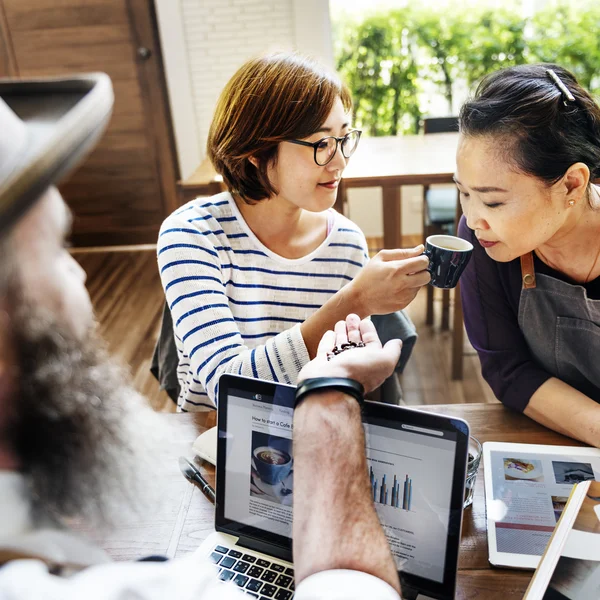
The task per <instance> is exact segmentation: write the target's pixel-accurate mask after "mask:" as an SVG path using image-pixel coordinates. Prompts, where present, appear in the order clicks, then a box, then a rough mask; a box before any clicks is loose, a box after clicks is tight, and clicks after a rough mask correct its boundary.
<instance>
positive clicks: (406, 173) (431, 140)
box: [336, 133, 458, 248]
mask: <svg viewBox="0 0 600 600" xmlns="http://www.w3.org/2000/svg"><path fill="white" fill-rule="evenodd" d="M457 144H458V133H435V134H429V135H402V136H394V137H371V138H369V137H366V138H362V139H361V140H360V144H359V145H358V148H357V150H356V152H355V154H354V155H353V156H352V158H351V159H350V161H349V163H348V166H347V167H346V170H345V171H344V176H343V179H342V185H341V187H340V190H339V191H338V197H337V200H336V207H337V209H338V210H339V211H340V212H344V208H345V207H344V205H345V203H346V202H347V190H349V189H351V188H361V187H363V188H364V187H381V191H382V198H383V246H384V248H401V247H402V211H401V204H402V186H403V185H431V184H433V183H453V179H452V177H453V175H454V171H455V168H456V146H457Z"/></svg>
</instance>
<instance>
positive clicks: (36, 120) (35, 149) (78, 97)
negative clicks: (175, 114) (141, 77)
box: [0, 73, 114, 236]
mask: <svg viewBox="0 0 600 600" xmlns="http://www.w3.org/2000/svg"><path fill="white" fill-rule="evenodd" d="M113 100H114V97H113V91H112V84H111V82H110V78H109V77H108V75H105V74H104V73H93V74H89V75H77V76H73V77H69V78H54V79H35V80H31V79H28V80H23V79H19V80H12V79H3V80H0V236H2V235H3V234H4V233H5V232H6V231H7V229H8V228H10V227H11V226H12V225H13V224H14V223H15V222H16V221H17V220H18V219H19V217H20V216H21V215H23V213H24V212H25V211H26V210H27V209H28V208H29V207H30V206H31V205H32V204H33V203H34V202H35V201H36V200H37V199H38V198H39V197H40V196H41V194H42V193H43V192H44V191H45V190H46V189H47V188H48V187H50V186H51V185H53V184H55V183H57V182H58V181H59V180H60V179H61V178H62V177H64V176H65V175H66V174H67V173H68V172H70V171H71V170H72V169H74V168H75V167H76V166H77V165H78V164H79V163H80V162H81V161H82V160H83V158H85V156H86V155H87V154H88V153H89V152H90V151H91V150H92V148H93V147H94V145H95V144H96V142H97V141H98V139H99V138H100V136H101V135H102V133H103V131H104V129H105V128H106V125H107V124H108V121H109V119H110V114H111V111H112V105H113Z"/></svg>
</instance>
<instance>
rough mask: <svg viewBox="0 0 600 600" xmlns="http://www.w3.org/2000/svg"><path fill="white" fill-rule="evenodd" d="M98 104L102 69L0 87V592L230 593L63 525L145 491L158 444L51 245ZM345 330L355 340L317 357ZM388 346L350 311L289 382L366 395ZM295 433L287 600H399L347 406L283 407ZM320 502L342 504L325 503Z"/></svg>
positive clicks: (104, 92) (70, 270) (331, 401)
mask: <svg viewBox="0 0 600 600" xmlns="http://www.w3.org/2000/svg"><path fill="white" fill-rule="evenodd" d="M112 101H113V97H112V86H111V84H110V80H109V79H108V77H106V76H105V75H101V74H96V75H89V76H79V77H74V78H70V79H60V80H58V79H57V80H39V81H19V82H10V81H8V82H7V81H0V132H1V133H0V506H1V507H2V510H1V512H0V598H2V599H3V600H5V599H6V600H21V599H24V598H35V599H36V600H38V599H45V598H49V599H55V598H56V599H58V598H61V599H71V598H73V599H75V598H77V599H78V600H80V599H82V598H85V599H96V598H98V599H100V598H102V599H107V600H108V599H110V600H116V599H119V600H121V599H125V598H131V599H136V600H150V599H157V600H158V599H163V598H176V599H187V598H189V599H192V598H194V599H195V600H202V599H205V600H209V599H211V598H214V599H216V598H238V597H244V596H243V595H242V592H241V591H240V590H239V589H238V588H237V587H235V586H234V585H226V584H223V583H221V582H220V581H218V579H217V577H216V572H215V569H214V566H213V565H211V564H208V563H206V562H204V560H200V559H199V558H198V557H197V556H195V555H194V554H191V555H189V556H187V557H185V558H183V559H177V560H169V561H165V562H161V563H150V562H137V563H126V562H122V563H115V562H111V561H110V559H109V557H108V556H107V555H106V554H105V552H104V551H103V550H102V549H101V548H98V547H97V546H95V545H94V544H92V543H91V542H90V541H88V540H86V539H85V538H84V537H82V536H79V535H77V534H76V533H75V532H73V531H71V530H70V529H69V528H68V526H67V524H68V523H69V522H70V520H71V519H74V518H76V519H79V520H83V521H84V522H85V523H88V524H96V525H98V524H99V525H102V524H106V523H107V522H110V521H111V519H112V517H114V516H115V515H117V514H121V513H122V512H123V510H125V507H126V506H128V505H132V504H137V503H138V499H139V498H141V497H147V496H148V494H147V492H148V489H147V487H146V484H145V482H147V481H149V480H152V479H153V478H152V477H150V476H148V475H147V474H146V473H144V472H143V471H141V470H140V467H139V465H140V464H147V465H148V466H149V468H151V469H156V468H159V463H160V455H161V454H162V453H161V452H160V447H161V443H162V444H166V443H168V440H169V439H170V437H169V436H170V433H169V432H168V431H165V428H164V424H163V423H162V421H161V418H160V416H159V415H156V414H155V413H153V412H152V411H151V409H150V408H149V407H148V405H147V403H146V402H145V401H144V399H143V398H141V397H140V396H139V395H138V394H137V393H136V392H135V390H134V389H133V388H132V386H131V384H130V383H129V381H128V377H127V375H126V374H125V373H124V370H123V369H122V368H121V367H120V366H119V365H117V364H116V363H115V362H114V361H113V360H111V359H110V357H109V356H108V354H107V352H106V351H105V349H104V344H103V343H102V340H100V339H99V337H98V335H97V333H96V326H95V321H94V316H93V311H92V307H91V303H90V298H89V295H88V293H87V291H86V289H85V273H84V271H83V270H82V269H81V267H80V266H79V265H78V264H77V263H76V262H75V260H74V259H73V258H72V256H71V255H70V253H69V252H68V250H67V249H66V246H65V239H66V237H67V236H68V234H69V229H70V222H71V215H70V212H69V210H68V208H67V207H66V205H65V203H64V202H63V200H62V198H61V196H60V194H59V192H58V191H57V189H56V188H55V187H53V185H54V183H55V182H56V181H58V180H59V179H60V178H61V177H63V176H64V175H65V174H66V173H67V172H68V171H69V170H71V169H72V168H73V167H74V166H75V165H76V164H77V163H78V162H80V161H81V160H82V158H83V156H85V154H86V153H87V152H88V151H89V150H90V149H91V148H92V146H93V144H94V143H95V141H96V140H97V139H98V138H99V136H100V134H101V132H102V130H103V129H104V127H105V126H106V123H107V122H108V119H109V116H110V112H111V107H112ZM350 335H352V336H354V337H355V338H357V339H360V341H362V342H364V344H365V346H364V347H361V348H357V349H356V350H353V351H352V352H345V353H342V354H340V355H338V356H335V357H334V360H331V361H328V360H327V359H326V354H327V350H328V349H331V348H332V347H333V346H334V344H335V343H336V342H338V341H339V340H340V336H342V338H341V339H344V338H345V340H346V342H347V341H348V336H350ZM399 354H400V342H399V341H398V340H393V341H391V342H388V344H386V346H385V348H382V347H381V343H380V342H379V340H378V338H377V335H376V333H375V330H374V327H373V325H372V324H371V323H370V322H369V321H363V322H361V321H360V320H359V319H358V317H356V315H350V316H349V317H348V318H347V320H346V321H345V322H344V321H342V322H340V323H338V324H337V325H336V332H333V331H330V332H327V334H325V336H324V338H323V341H322V344H321V346H320V349H319V354H318V356H317V357H316V359H315V360H314V361H312V362H311V363H309V364H308V365H307V366H306V367H305V368H304V370H303V372H302V374H301V376H300V377H299V381H302V380H303V379H306V378H310V377H314V376H323V375H325V376H330V377H345V378H352V379H354V380H355V381H359V382H360V383H361V384H362V385H363V386H364V388H365V389H366V390H367V391H369V390H372V389H374V388H376V387H377V386H378V385H380V384H381V382H382V381H383V380H384V379H385V378H386V377H387V376H389V375H390V374H391V373H392V371H393V368H394V366H395V365H396V363H397V361H398V357H399ZM171 433H172V432H171ZM294 435H295V440H294V456H295V506H294V533H293V536H294V559H295V564H294V567H295V573H296V595H295V597H296V599H297V600H306V599H308V598H311V599H318V598H357V599H358V598H365V597H369V598H382V599H388V598H389V599H398V598H399V596H398V590H399V583H398V576H397V573H396V569H395V565H394V562H393V559H392V556H391V553H390V550H389V547H388V545H387V541H386V539H385V535H384V533H383V531H382V529H381V526H380V525H379V522H378V520H377V516H376V513H375V510H374V507H373V504H372V502H371V499H370V491H369V485H368V482H367V468H366V460H365V453H364V434H363V430H362V424H361V418H360V408H359V405H358V403H357V402H356V400H355V399H354V398H353V397H351V396H349V395H347V394H344V393H343V392H340V391H336V390H334V389H327V388H321V389H320V390H319V391H318V392H316V393H313V394H312V395H311V396H310V398H308V399H307V400H304V401H303V402H302V403H301V404H300V405H299V407H298V409H297V410H296V411H295V416H294ZM144 440H152V447H150V446H149V444H148V443H145V442H144ZM324 443H328V444H330V445H331V451H330V452H326V453H323V452H322V449H323V444H324ZM149 457H150V460H148V459H149ZM348 472H351V473H356V474H357V475H356V476H355V477H347V473H348ZM361 473H362V474H363V475H360V474H361ZM136 481H137V483H138V485H136V483H135V482H136ZM315 482H316V483H315ZM327 498H340V499H342V500H340V501H339V503H338V504H337V505H336V506H334V507H332V506H331V505H330V506H329V507H328V508H327V504H326V502H325V499H327Z"/></svg>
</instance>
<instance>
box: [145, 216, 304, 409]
mask: <svg viewBox="0 0 600 600" xmlns="http://www.w3.org/2000/svg"><path fill="white" fill-rule="evenodd" d="M213 221H214V223H212V224H208V222H209V221H208V220H207V225H206V226H205V228H203V229H199V228H197V227H193V226H190V223H189V222H187V221H185V220H183V219H181V218H180V217H178V215H177V214H174V215H172V216H171V217H169V218H168V219H167V220H166V221H165V223H164V224H163V227H162V229H161V233H160V236H159V240H158V250H157V251H158V264H159V269H160V275H161V281H162V284H163V288H164V290H165V295H166V299H167V303H168V305H169V309H170V310H171V315H172V318H173V327H174V332H175V337H176V342H177V344H178V345H179V346H180V347H182V354H183V356H184V357H185V363H183V364H184V365H185V367H184V368H185V369H187V370H188V373H187V378H185V379H184V384H185V383H186V384H187V386H188V389H187V390H184V395H185V396H186V399H187V401H191V403H192V404H196V405H209V406H210V405H214V406H216V404H217V398H218V389H217V384H218V380H219V376H220V375H221V374H222V373H237V374H241V375H246V376H250V377H258V378H262V379H271V380H274V381H282V382H286V383H291V382H295V381H296V377H297V375H298V373H299V371H300V369H301V368H302V367H303V365H304V364H306V363H307V362H308V361H309V355H308V350H307V349H306V345H305V343H304V339H303V338H302V334H301V332H300V324H299V323H298V324H296V325H294V326H292V327H291V328H290V329H287V330H285V331H282V332H281V333H277V334H275V335H274V336H273V337H271V338H270V339H268V341H266V343H264V344H263V345H259V346H256V347H254V348H252V349H250V348H249V347H248V346H247V345H245V344H244V340H243V338H242V335H241V333H240V330H239V328H238V326H237V323H236V320H235V318H234V315H233V313H232V310H231V307H230V302H229V298H228V292H227V285H228V284H229V283H231V282H229V281H228V280H227V275H226V271H225V270H224V269H222V265H221V257H220V254H219V250H218V249H219V248H222V245H221V244H222V241H223V240H222V238H219V235H220V234H222V233H223V232H222V231H221V230H219V229H218V228H219V225H218V222H217V221H216V220H214V219H213ZM211 227H212V229H211ZM181 365H182V362H181V361H180V369H181V368H182V367H181ZM182 375H183V374H182V372H181V370H180V371H179V376H180V381H181V380H182V379H183V377H182ZM207 396H208V397H207ZM194 397H195V398H197V399H198V402H197V403H195V402H194V400H193V398H194ZM207 400H208V404H207Z"/></svg>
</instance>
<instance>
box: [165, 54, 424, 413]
mask: <svg viewBox="0 0 600 600" xmlns="http://www.w3.org/2000/svg"><path fill="white" fill-rule="evenodd" d="M351 104H352V103H351V98H350V94H349V92H348V90H347V88H346V87H345V86H343V85H342V84H341V83H340V81H339V80H338V78H337V77H336V76H335V75H334V74H332V73H330V72H328V71H326V70H324V69H323V68H322V67H321V66H319V65H318V64H316V63H314V62H312V61H310V60H308V59H306V58H304V57H301V56H298V55H296V54H281V53H280V54H272V55H268V56H265V57H262V58H258V59H255V60H251V61H249V62H247V63H246V64H245V65H243V66H242V67H241V68H240V69H239V71H238V72H237V73H236V74H235V75H234V76H233V77H232V79H231V80H230V81H229V83H228V84H227V86H226V87H225V89H224V90H223V92H222V94H221V97H220V99H219V101H218V104H217V108H216V111H215V115H214V119H213V122H212V125H211V128H210V132H209V136H208V144H207V147H208V155H209V157H210V159H211V161H212V163H213V165H214V167H215V169H216V170H217V172H218V173H220V174H221V175H222V177H223V180H224V182H225V184H226V186H227V188H228V190H229V191H227V192H223V193H221V194H217V195H216V196H213V197H211V198H199V199H196V200H194V201H192V202H190V203H188V204H186V205H185V206H184V207H182V208H181V209H179V210H177V211H176V212H175V213H173V214H172V215H171V216H170V217H168V218H167V219H166V220H165V222H164V223H163V226H162V229H161V233H160V237H159V241H158V262H159V268H160V273H161V278H162V283H163V286H164V289H165V293H166V297H167V303H168V305H169V308H170V310H171V315H172V318H173V325H174V331H175V339H176V345H177V350H178V357H179V367H178V375H179V382H180V384H181V394H180V397H179V401H178V406H179V408H180V409H181V410H198V409H199V407H209V408H213V407H214V406H215V405H216V402H217V397H218V389H217V388H218V379H219V375H220V374H221V373H224V372H228V373H239V374H242V375H246V376H249V377H259V378H262V379H272V380H274V381H279V382H283V383H291V384H295V382H296V377H297V375H298V373H299V371H300V369H301V368H302V367H303V366H304V365H305V364H306V363H307V362H308V361H309V360H310V359H311V358H313V357H314V356H315V355H316V351H317V346H318V343H319V340H320V339H321V337H322V335H323V334H324V333H325V332H326V331H327V330H330V329H333V328H334V327H335V326H336V323H338V322H340V321H342V322H343V321H344V319H345V318H346V316H347V315H348V314H350V313H354V314H355V315H356V321H357V322H358V321H359V319H360V318H364V317H366V316H369V315H375V314H387V313H391V312H394V311H396V310H399V309H402V308H404V307H405V306H407V305H408V304H409V303H410V302H411V300H412V299H413V298H414V297H415V295H416V293H417V291H418V290H419V288H420V287H421V286H423V285H425V284H426V283H427V282H428V281H429V274H428V273H427V271H426V268H427V265H428V260H427V258H426V257H423V256H420V254H421V252H422V250H423V248H422V246H419V247H417V248H414V249H412V250H386V251H382V252H380V253H379V254H378V255H377V256H376V257H375V258H373V259H372V260H370V261H369V260H368V252H367V245H366V241H365V237H364V235H363V233H362V232H361V231H360V229H359V228H358V227H357V226H356V225H355V224H354V223H352V222H351V221H349V220H348V219H346V218H345V217H344V216H342V215H340V214H338V213H337V212H335V211H334V210H333V209H332V207H333V205H334V203H335V199H336V194H337V188H338V185H339V182H340V178H341V177H342V173H343V171H344V169H345V167H346V164H347V161H348V159H349V158H350V156H351V155H352V153H353V152H354V151H355V149H356V147H357V145H358V142H359V140H360V131H357V130H355V129H353V128H352V125H351V120H350V112H351ZM342 324H343V323H342Z"/></svg>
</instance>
